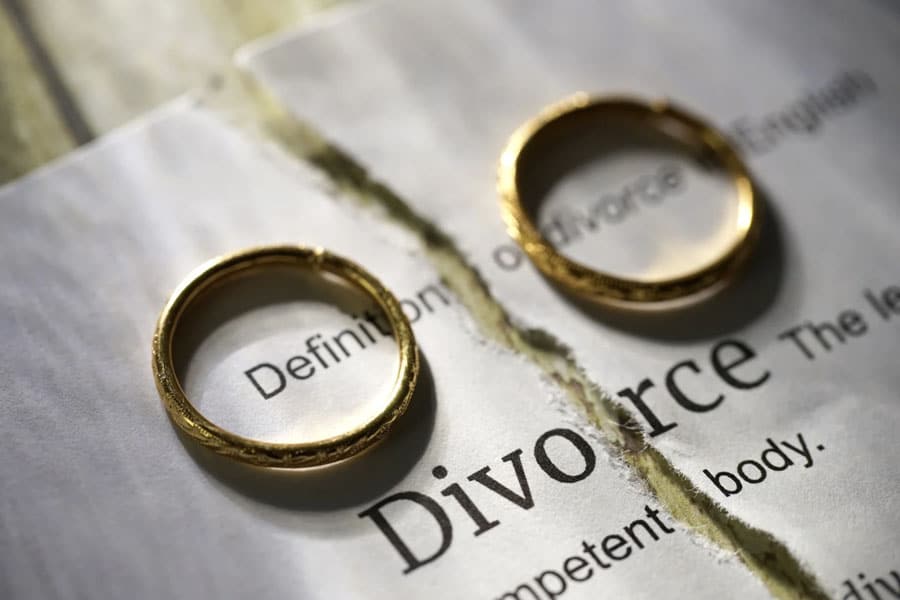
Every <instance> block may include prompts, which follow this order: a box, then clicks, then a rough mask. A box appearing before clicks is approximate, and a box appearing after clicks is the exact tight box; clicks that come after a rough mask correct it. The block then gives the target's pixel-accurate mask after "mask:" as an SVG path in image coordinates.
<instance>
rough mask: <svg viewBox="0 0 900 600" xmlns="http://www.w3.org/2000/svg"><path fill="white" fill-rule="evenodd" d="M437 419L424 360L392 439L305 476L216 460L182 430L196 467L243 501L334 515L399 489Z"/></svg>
mask: <svg viewBox="0 0 900 600" xmlns="http://www.w3.org/2000/svg"><path fill="white" fill-rule="evenodd" d="M435 413H436V395H435V389H434V380H433V378H432V375H431V369H430V367H429V366H428V361H427V360H426V359H425V357H424V356H423V355H420V369H419V377H418V381H417V384H416V389H415V392H414V393H413V397H412V399H411V401H410V404H409V407H408V409H407V411H406V412H405V413H404V414H403V415H402V416H401V417H400V418H399V419H398V420H397V422H396V423H395V425H394V427H393V428H392V429H391V431H390V432H389V433H388V435H387V436H385V438H384V439H383V440H381V441H380V442H379V443H377V444H376V445H375V446H373V447H372V448H369V449H367V450H366V451H365V452H363V453H361V454H358V455H356V456H354V457H351V458H348V459H346V460H343V461H341V462H338V463H335V464H332V465H328V466H323V467H316V468H312V469H300V470H291V469H271V468H265V467H256V466H253V465H248V464H244V463H240V462H237V461H235V460H233V459H231V458H228V457H225V456H222V455H220V454H216V453H215V452H213V451H211V450H209V449H208V448H205V447H203V446H201V445H200V444H198V443H197V442H196V441H195V440H193V439H191V438H190V437H188V436H187V435H186V434H184V433H183V432H182V431H181V430H180V429H177V428H176V429H177V431H178V436H179V439H180V441H181V443H182V444H183V445H184V448H185V450H186V451H187V453H188V455H189V456H190V457H191V458H192V459H193V460H194V462H195V463H196V464H197V465H199V466H200V467H201V468H202V469H204V470H205V471H206V472H207V473H209V474H210V475H212V476H213V477H214V478H215V479H216V480H217V481H218V482H220V483H222V484H224V485H225V486H227V487H229V488H231V489H233V490H235V491H236V492H238V493H239V494H241V495H242V496H244V497H246V498H248V499H250V500H253V501H255V502H259V503H262V504H266V505H270V506H273V507H276V508H281V509H286V510H292V511H332V510H339V509H343V508H348V507H352V506H358V505H360V504H364V503H367V502H371V501H373V500H375V499H377V498H379V497H381V496H383V495H384V494H385V493H386V492H388V491H389V490H390V489H391V488H393V487H394V486H395V485H397V483H398V482H400V481H401V480H402V479H403V478H404V477H405V476H406V475H407V474H408V473H409V472H410V470H411V469H412V468H413V467H414V466H415V465H416V464H417V463H418V462H419V460H420V459H421V457H422V455H423V454H424V452H425V449H426V448H427V447H428V443H429V441H430V440H431V436H432V433H433V431H434V421H435Z"/></svg>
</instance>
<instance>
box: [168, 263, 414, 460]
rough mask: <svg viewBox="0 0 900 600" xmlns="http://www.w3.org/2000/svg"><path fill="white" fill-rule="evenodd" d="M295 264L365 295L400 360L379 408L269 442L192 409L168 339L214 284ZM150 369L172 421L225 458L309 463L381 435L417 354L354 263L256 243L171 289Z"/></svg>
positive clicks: (348, 452)
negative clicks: (316, 433) (336, 429)
mask: <svg viewBox="0 0 900 600" xmlns="http://www.w3.org/2000/svg"><path fill="white" fill-rule="evenodd" d="M285 266H286V267H292V268H293V267H296V268H301V269H307V270H310V271H312V272H314V273H322V274H325V273H330V274H333V275H335V276H337V277H339V278H340V279H342V280H344V281H347V282H349V283H350V284H352V285H353V286H354V287H356V288H358V289H360V290H362V291H363V292H364V293H365V294H366V295H368V296H369V297H371V298H372V299H373V300H374V301H375V302H376V303H377V305H378V306H379V307H380V308H381V309H382V310H383V311H384V314H385V315H386V317H387V319H388V322H389V323H390V325H391V328H392V330H393V335H394V339H395V340H396V341H397V345H398V346H399V349H400V364H399V368H398V372H397V377H396V379H395V381H394V383H393V387H392V389H391V393H390V396H389V397H388V398H387V402H386V403H385V405H384V408H383V409H382V410H381V412H380V413H379V414H378V415H377V416H375V417H373V418H372V419H370V420H369V421H368V422H367V423H364V424H362V425H360V426H358V427H355V428H354V429H352V430H350V431H347V432H345V433H342V434H341V435H337V436H334V437H331V438H327V439H323V440H318V441H312V442H303V443H291V444H284V443H269V442H263V441H259V440H253V439H249V438H246V437H242V436H240V435H236V434H234V433H231V432H230V431H226V430H224V429H222V428H221V427H219V426H217V425H215V424H214V423H212V422H211V421H209V420H208V419H207V418H206V417H204V416H203V415H202V414H200V411H198V410H197V409H196V408H195V407H194V405H193V404H191V402H190V400H188V398H187V396H186V395H185V393H184V390H183V389H182V387H181V384H180V383H179V380H178V376H177V374H176V372H175V363H174V360H173V352H172V348H173V341H174V339H175V335H176V334H177V333H178V325H179V322H180V320H181V317H182V315H184V313H185V311H186V310H187V308H188V307H189V306H190V305H191V304H192V303H193V302H194V301H195V300H196V299H198V298H199V297H200V296H201V295H202V294H203V293H204V292H206V291H208V290H209V289H210V288H211V287H212V286H213V285H215V284H216V283H219V282H222V281H225V280H227V279H232V278H235V277H238V276H241V275H245V274H249V273H255V272H258V271H260V270H263V269H268V268H271V267H285ZM153 374H154V376H155V377H156V387H157V389H158V390H159V395H160V398H161V399H162V401H163V404H164V405H165V407H166V410H167V411H168V413H169V417H170V418H171V419H172V421H173V422H174V423H175V424H176V425H177V426H178V427H180V428H181V430H182V431H184V432H185V433H186V434H187V435H188V436H190V437H192V438H193V439H195V440H197V441H198V442H200V443H201V444H202V445H204V446H206V447H208V448H210V449H211V450H213V451H215V452H217V453H219V454H222V455H225V456H228V457H230V458H233V459H236V460H239V461H242V462H245V463H250V464H253V465H257V466H264V467H282V468H302V467H316V466H321V465H326V464H329V463H333V462H336V461H339V460H343V459H345V458H349V457H351V456H353V455H355V454H357V453H359V452H361V451H363V450H365V449H366V448H368V447H370V446H372V445H373V444H375V443H376V442H377V441H378V440H380V439H382V438H383V437H384V436H385V435H386V434H387V433H388V431H389V430H390V429H391V427H392V426H393V425H394V423H395V422H396V421H397V419H398V418H399V417H400V415H402V414H403V413H404V411H405V410H406V408H407V406H408V405H409V402H410V399H411V397H412V394H413V390H414V389H415V386H416V380H417V378H418V374H419V353H418V347H417V346H416V341H415V338H414V337H413V332H412V328H411V327H410V324H409V320H408V319H407V318H406V315H405V314H404V313H403V310H402V309H401V307H400V303H399V302H398V301H397V299H396V298H395V297H394V295H393V294H392V293H391V292H390V291H389V290H388V289H387V288H385V287H384V286H383V285H382V284H381V283H380V282H379V281H378V280H377V279H376V278H375V277H374V276H372V275H371V274H369V273H368V272H367V271H365V270H364V269H363V268H362V267H360V266H359V265H357V264H355V263H353V262H351V261H349V260H347V259H346V258H341V257H340V256H336V255H334V254H331V253H329V252H327V251H325V250H323V249H321V248H310V247H305V246H263V247H259V248H251V249H249V250H244V251H242V252H238V253H236V254H231V255H227V256H223V257H220V258H216V259H213V260H211V261H209V262H207V263H205V264H203V265H201V266H200V267H199V268H197V270H195V271H194V272H193V273H191V274H190V275H189V276H188V277H187V279H185V281H184V282H182V283H181V285H179V286H178V288H177V289H176V290H175V292H174V293H173V294H172V297H171V298H170V299H169V301H168V303H167V304H166V306H165V308H163V311H162V314H161V315H160V316H159V321H158V323H157V326H156V332H155V334H154V335H153Z"/></svg>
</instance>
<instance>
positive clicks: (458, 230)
mask: <svg viewBox="0 0 900 600" xmlns="http://www.w3.org/2000/svg"><path fill="white" fill-rule="evenodd" d="M898 52H900V19H898V15H897V13H896V11H893V10H892V9H891V8H890V7H888V6H887V5H886V3H883V4H879V3H870V2H855V3H850V4H848V3H843V2H837V1H834V2H832V1H829V2H813V1H802V2H793V3H790V4H789V5H786V4H784V3H780V2H774V1H763V2H752V3H747V2H744V3H739V2H728V3H722V2H712V1H701V0H696V1H689V2H678V3H670V2H665V3H664V2H629V3H597V2H588V1H578V0H571V1H565V2H555V3H553V6H552V8H551V7H550V6H549V4H548V3H546V2H538V1H533V2H532V1H529V2H522V1H520V0H496V1H493V2H480V1H476V0H471V1H461V2H440V1H438V0H424V1H407V2H402V1H398V2H384V3H381V4H379V5H377V6H370V7H367V8H366V9H358V10H353V11H345V12H344V13H343V14H341V15H335V16H334V17H333V18H332V19H330V20H325V21H322V22H320V23H319V24H318V25H316V26H314V27H308V28H305V29H304V30H302V31H300V32H297V33H294V34H292V35H285V36H280V37H278V38H275V39H271V40H268V41H263V42H260V43H256V44H253V45H251V46H249V47H248V48H246V49H245V50H244V51H242V52H241V53H240V54H239V56H238V61H239V62H240V63H241V64H242V65H243V66H244V68H246V69H247V70H248V71H249V72H251V73H252V74H254V75H255V76H256V77H258V78H259V80H260V81H261V82H262V83H264V84H265V85H266V86H268V87H269V88H270V89H271V90H272V91H273V92H274V93H275V94H276V95H277V96H278V97H279V98H281V99H282V100H283V101H284V103H285V104H286V105H287V106H288V107H289V108H290V110H291V111H293V113H294V114H296V115H297V116H298V117H300V118H301V119H303V120H306V121H307V122H309V123H311V124H313V125H314V126H315V127H318V128H320V129H321V131H322V133H323V134H324V135H325V136H326V137H327V138H329V139H330V140H331V141H332V142H333V143H334V144H335V145H336V146H337V147H338V148H340V149H341V150H342V151H344V152H346V153H347V154H348V155H349V156H351V157H352V158H353V159H355V160H357V161H359V162H360V164H361V165H362V166H363V167H365V168H367V169H368V170H369V171H370V176H371V177H372V178H373V179H375V180H377V181H380V182H383V183H384V184H385V185H386V186H388V187H389V188H390V189H391V190H392V191H393V192H394V193H396V194H397V195H399V196H400V197H401V198H402V199H403V200H405V201H406V202H407V203H408V204H409V205H411V206H412V207H413V209H414V210H415V211H417V212H418V213H419V214H420V215H422V216H423V217H425V218H426V219H428V220H430V221H431V222H432V223H433V224H434V225H436V226H437V227H438V228H440V229H441V230H442V231H444V232H446V233H447V234H448V235H449V236H450V237H451V238H452V239H453V240H455V242H456V243H457V244H458V246H459V247H460V248H461V250H462V251H463V252H464V253H465V255H466V256H467V258H468V260H469V261H470V263H471V264H472V265H473V266H474V267H475V268H476V269H477V270H478V271H479V272H480V274H481V275H482V277H483V278H484V280H485V281H486V282H487V285H488V286H489V287H490V290H491V292H492V293H493V294H494V295H495V297H496V298H497V299H498V300H499V301H500V303H501V304H502V305H503V306H504V307H505V308H506V310H508V311H509V313H510V314H512V315H513V317H514V318H516V319H517V320H518V322H519V323H520V324H521V325H522V327H523V328H526V329H529V330H531V329H536V330H540V331H543V332H545V333H547V334H550V335H552V336H554V337H555V338H556V340H558V342H559V343H560V344H562V345H564V346H565V347H567V348H569V349H570V350H571V356H572V358H573V359H574V360H575V361H576V362H577V364H578V365H580V366H581V367H582V368H583V369H584V371H585V373H586V374H587V376H588V377H589V378H590V379H591V380H592V381H593V382H594V383H596V385H598V386H599V387H601V388H602V389H603V390H605V391H606V392H607V393H608V395H609V396H610V397H611V398H612V399H614V400H615V401H617V402H618V403H620V405H621V406H622V407H623V408H624V409H626V410H628V411H629V412H630V414H631V415H632V416H633V418H634V421H635V422H636V423H638V424H639V425H640V427H641V428H642V430H643V431H644V433H645V436H644V437H645V440H646V441H647V442H648V443H649V444H651V445H652V446H653V447H654V448H656V449H658V450H659V451H660V452H661V453H662V454H663V455H664V456H665V457H667V458H668V459H669V460H670V461H671V463H672V464H673V466H674V467H675V469H677V471H679V472H680V473H681V474H683V475H684V476H685V477H687V478H688V480H689V481H690V483H691V484H692V485H694V486H696V488H697V489H698V490H699V491H700V492H702V494H703V495H704V496H705V497H707V498H709V499H711V500H712V501H713V502H714V503H715V504H716V505H718V506H719V507H720V508H721V510H723V511H724V512H725V513H727V514H728V515H731V516H732V517H734V518H736V519H738V520H739V521H740V522H742V523H745V524H749V525H751V526H753V527H756V528H759V529H760V530H762V531H765V532H768V533H769V534H771V535H772V536H773V537H774V538H776V539H778V540H780V541H782V542H784V543H785V544H786V546H787V548H788V549H789V550H790V552H791V554H792V555H793V556H794V557H796V558H797V560H799V562H800V563H801V564H802V565H805V566H806V567H807V568H808V569H810V571H811V572H812V573H813V575H814V576H815V577H816V578H817V579H818V581H819V582H820V583H821V584H822V585H823V586H824V587H825V589H827V590H828V591H829V592H830V593H831V594H834V595H835V596H837V597H845V598H861V597H865V598H868V597H869V595H871V596H872V597H873V598H874V597H877V594H881V597H882V598H884V597H897V596H896V595H897V594H900V574H898V572H900V552H898V547H900V544H898V542H900V534H898V525H900V517H898V515H897V511H896V510H893V508H892V507H894V506H896V505H897V502H898V498H900V463H898V461H897V442H896V439H897V438H896V432H897V428H898V426H900V402H898V394H900V392H898V390H900V373H898V370H897V352H898V349H900V312H898V311H900V306H898V304H900V272H898V269H897V264H896V257H897V256H898V253H900V236H898V234H897V232H898V228H900V204H898V202H897V190H898V188H900V173H898V170H897V168H896V162H897V160H896V156H897V152H898V150H900V130H898V127H897V116H898V115H897V108H896V107H897V103H898V101H900V77H898V70H897V56H898ZM576 91H587V92H594V93H602V94H607V93H609V94H629V95H637V96H639V97H643V98H648V99H656V98H670V99H672V100H673V101H675V102H677V103H679V104H680V105H682V106H684V107H688V108H690V109H691V110H693V111H696V112H697V113H698V114H700V115H703V116H704V117H705V118H708V119H709V120H710V121H711V122H712V123H714V124H716V125H717V126H718V127H720V128H722V129H723V130H724V132H725V133H726V134H727V135H728V136H729V137H730V138H731V139H732V141H733V142H734V144H735V145H736V146H737V148H738V149H739V150H740V151H741V153H742V154H743V155H744V157H745V158H746V160H747V161H748V163H749V166H750V168H751V170H752V172H753V175H754V181H755V182H756V184H757V186H758V188H759V191H760V194H761V195H762V196H763V197H764V201H765V209H766V213H767V214H766V216H765V219H766V220H765V226H764V231H763V235H762V239H761V242H760V245H759V247H758V248H757V249H756V251H755V254H754V258H753V259H752V262H751V264H750V266H749V268H748V269H747V271H746V272H745V273H743V274H742V275H741V277H740V279H739V280H738V281H736V282H735V283H734V284H733V285H731V286H730V287H728V288H727V289H725V290H724V291H722V292H721V293H720V294H718V295H717V296H714V297H713V298H711V299H709V300H707V301H706V302H703V303H701V304H699V305H697V306H694V307H687V308H682V309H681V310H680V311H674V312H666V311H663V312H660V313H655V314H654V313H643V314H628V313H610V312H604V311H600V310H597V309H596V308H595V307H591V306H585V305H584V304H582V303H579V302H578V301H576V300H573V299H572V298H570V297H568V296H566V295H565V294H564V293H561V292H560V291H559V290H557V289H555V288H554V287H553V286H551V285H550V284H549V283H548V282H547V281H546V280H545V279H543V278H542V277H540V276H539V275H538V274H537V273H536V270H535V269H534V268H533V267H532V266H531V265H530V263H529V262H528V261H527V260H526V259H525V258H523V256H522V254H521V252H520V251H519V250H518V249H517V247H516V246H515V244H514V243H513V242H511V240H510V239H509V238H508V236H507V235H506V232H505V231H504V226H503V223H502V221H501V218H500V212H499V207H498V199H497V193H496V189H495V182H496V169H497V163H498V158H499V154H500V152H501V150H502V149H503V147H504V145H505V143H506V140H507V139H508V137H509V136H510V135H511V133H512V132H513V131H514V130H515V129H516V127H518V126H519V125H520V124H521V123H523V122H524V121H525V120H526V119H528V118H531V117H532V116H534V115H535V114H537V112H538V111H539V110H540V109H541V108H542V107H544V106H546V105H548V104H549V103H551V102H555V101H557V100H559V99H561V98H564V97H567V96H569V95H570V94H572V93H574V92H576ZM645 158H646V157H645ZM650 158H651V159H650V160H643V159H642V160H641V161H638V162H639V163H640V165H639V166H640V168H639V169H637V170H635V171H633V172H631V174H630V175H628V174H627V173H624V172H619V171H615V170H613V171H612V172H611V173H610V176H609V177H605V178H604V177H599V178H594V179H589V180H585V181H586V182H587V183H585V182H582V183H584V185H580V186H575V187H576V188H577V190H576V191H578V192H579V193H584V191H585V189H587V190H593V191H592V192H591V193H592V194H595V197H596V198H599V199H600V200H599V201H598V204H596V205H595V206H594V208H595V209H596V210H597V212H595V213H591V214H593V215H594V216H596V217H597V221H595V222H593V223H592V225H591V226H590V227H589V228H587V229H586V228H585V227H583V223H584V222H585V219H584V214H583V213H581V220H580V221H576V220H575V219H574V218H573V219H570V220H569V221H568V223H569V225H568V229H566V224H565V223H563V226H561V227H558V228H554V227H555V226H556V222H554V221H552V220H550V221H542V222H541V225H542V226H543V227H545V229H544V231H545V233H546V232H552V233H554V234H556V235H557V236H558V237H556V238H555V239H554V242H556V243H557V245H559V244H560V243H562V241H565V242H566V243H568V244H569V245H568V246H566V248H565V251H566V252H567V253H572V254H574V255H577V256H578V258H580V259H581V260H583V261H584V262H587V263H588V264H590V265H592V266H595V267H600V268H603V267H608V266H610V265H609V263H608V262H604V261H616V260H619V259H620V255H625V254H628V253H629V252H633V253H635V254H636V255H640V253H641V249H642V246H641V244H644V243H649V241H653V240H652V239H649V241H648V236H643V237H642V230H643V228H644V227H648V226H649V225H647V224H648V223H650V222H651V221H653V220H654V219H655V220H657V221H659V220H663V221H665V220H667V219H668V220H670V221H671V222H674V223H679V224H681V225H682V226H686V225H685V224H691V223H694V222H696V221H699V220H702V219H704V218H706V214H707V213H705V212H704V211H703V210H702V207H703V206H709V205H710V204H709V203H708V202H707V203H706V204H703V202H701V200H702V199H697V198H695V196H697V194H695V193H694V192H695V191H696V190H697V189H699V186H698V185H696V184H697V183H698V181H699V180H698V177H697V173H695V172H694V171H691V170H689V169H687V168H684V169H681V168H680V167H676V168H675V170H674V171H673V170H672V169H671V168H670V167H669V166H667V165H666V164H664V163H660V162H659V161H655V162H654V160H652V158H653V157H652V156H651V157H650ZM679 169H680V170H679ZM666 173H668V175H666ZM673 173H674V174H675V175H677V177H675V179H673V178H672V174H673ZM660 174H662V175H660ZM626 175H628V177H635V181H646V180H647V178H650V180H651V181H654V182H655V185H656V187H655V188H654V189H655V190H656V191H655V192H654V194H655V198H654V199H655V200H657V202H656V203H655V205H653V206H651V205H650V203H649V202H644V200H649V199H650V198H649V197H645V198H643V199H641V198H638V200H637V201H635V200H634V198H635V197H636V196H637V195H640V193H642V191H641V190H640V189H638V188H637V187H635V186H632V181H631V180H630V179H628V177H626ZM673 181H674V183H671V184H670V183H669V182H673ZM635 185H636V184H635ZM708 189H714V186H713V187H709V188H708ZM635 190H637V191H635ZM644 191H646V188H644ZM560 193H562V192H560ZM649 195H650V194H645V196H649ZM550 196H553V194H550ZM660 196H662V199H661V200H660ZM606 198H609V200H606ZM622 198H628V199H629V202H631V204H628V205H626V204H625V201H624V200H622ZM719 198H720V199H719V202H720V203H723V204H727V203H729V202H733V199H730V198H729V197H727V196H724V195H723V196H720V197H719ZM570 199H571V196H570ZM551 200H552V198H551ZM616 202H619V204H616ZM628 206H631V207H633V206H639V207H640V210H632V211H631V212H630V213H629V216H628V219H627V220H623V219H619V221H620V222H619V221H616V220H614V219H613V217H614V216H621V213H622V212H623V211H624V210H625V208H626V207H628ZM603 211H608V212H603ZM616 211H619V213H616ZM568 214H570V215H571V214H576V215H577V214H579V213H573V212H571V211H570V213H568ZM607 217H608V218H607ZM718 218H721V215H719V216H717V217H716V219H718ZM714 221H715V220H714ZM714 221H713V222H712V224H713V225H714V224H715V223H714ZM598 222H599V223H600V224H599V226H598V225H597V223H598ZM573 223H575V224H574V225H573ZM579 226H581V227H582V228H581V229H578V227H579ZM713 229H715V228H713ZM713 229H711V230H710V231H712V230H713ZM598 231H599V233H597V232H598ZM560 232H562V233H560ZM669 233H671V232H669ZM676 233H677V232H676ZM548 235H549V234H548ZM563 235H564V236H567V237H566V238H565V240H563V238H562V237H561V236H563ZM703 235H707V234H703ZM604 236H606V237H604ZM576 238H577V239H576ZM588 238H590V239H588ZM599 238H604V240H607V239H609V238H615V239H616V240H617V243H618V244H619V245H618V246H617V248H618V253H616V252H612V253H610V254H603V253H600V252H599V251H597V252H594V251H592V250H591V251H586V250H585V248H587V247H588V246H587V244H589V243H593V244H601V245H600V246H597V247H598V248H602V247H603V246H602V244H604V243H607V242H606V241H604V240H600V239H599ZM702 238H703V236H701V237H700V238H697V239H702ZM709 239H715V238H714V236H713V237H710V238H709ZM629 240H630V242H631V245H629ZM694 241H696V240H694ZM713 245H714V244H713ZM614 247H616V246H614ZM667 250H668V251H667V252H664V253H662V257H663V258H671V257H672V256H676V255H680V252H679V251H677V250H676V251H672V250H671V247H668V249H667ZM651 258H652V255H651ZM641 261H643V262H641ZM641 261H637V262H634V263H632V264H615V265H613V266H614V267H615V268H617V269H622V272H627V271H628V270H629V269H632V270H636V271H637V272H649V271H652V270H653V269H654V268H656V266H658V265H654V264H651V263H648V262H647V260H646V257H645V258H642V259H641ZM626 262H627V261H626ZM683 264H684V263H682V265H683ZM687 264H691V263H690V262H689V261H688V263H687ZM694 264H695V265H696V264H697V263H694ZM662 266H665V265H662ZM870 589H871V590H874V591H872V592H870V591H869V590H870ZM861 594H866V595H861ZM890 594H894V596H891V595H890Z"/></svg>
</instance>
